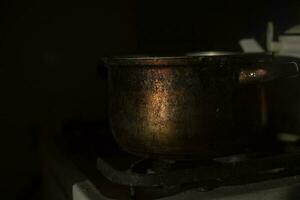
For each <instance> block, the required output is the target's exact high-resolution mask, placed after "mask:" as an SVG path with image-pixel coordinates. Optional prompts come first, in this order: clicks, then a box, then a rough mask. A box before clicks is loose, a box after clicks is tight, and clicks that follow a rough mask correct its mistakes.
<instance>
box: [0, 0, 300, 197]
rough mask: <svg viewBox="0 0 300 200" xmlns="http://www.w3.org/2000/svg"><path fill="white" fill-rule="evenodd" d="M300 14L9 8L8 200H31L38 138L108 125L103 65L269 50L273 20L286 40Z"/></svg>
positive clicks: (3, 72)
mask: <svg viewBox="0 0 300 200" xmlns="http://www.w3.org/2000/svg"><path fill="white" fill-rule="evenodd" d="M299 11H300V2H299V1H296V0H295V1H266V0H260V1H258V0H257V1H253V0H246V1H238V0H234V1H229V0H223V1H214V0H210V1H169V0H163V1H162V0H161V1H158V0H151V1H150V0H145V1H134V0H110V1H108V0H107V1H103V0H97V1H96V0H87V1H71V0H65V1H61V0H43V1H37V0H27V1H23V0H2V1H1V3H0V47H1V48H0V51H1V53H0V91H1V101H0V103H1V111H0V119H1V122H2V123H1V126H0V132H1V139H0V141H1V143H0V147H1V149H0V150H1V151H0V152H1V165H0V178H1V182H2V183H3V184H0V192H1V196H2V198H4V197H5V196H7V197H8V199H15V198H17V197H20V199H22V198H21V197H22V195H23V196H24V195H25V194H27V191H28V190H27V189H28V187H30V183H31V182H32V177H34V175H35V174H36V172H37V169H38V164H37V163H38V161H37V154H38V152H37V151H36V148H35V146H36V138H37V137H39V134H40V132H46V133H48V134H51V133H54V132H56V131H57V130H59V129H60V128H61V126H62V124H63V123H64V122H65V121H67V120H70V119H79V120H101V119H106V118H107V96H106V86H107V85H106V82H105V80H101V79H100V78H99V77H98V75H97V66H98V64H99V63H100V59H101V57H103V56H110V55H126V54H147V53H151V54H161V53H163V54H165V53H168V54H173V53H176V54H177V53H185V52H190V51H207V50H225V51H241V49H240V48H239V46H238V40H239V39H241V38H244V37H253V36H254V37H256V38H257V39H258V40H259V41H260V42H261V43H262V44H263V43H264V35H265V30H266V24H267V22H268V21H269V20H272V21H274V23H275V27H276V30H277V31H278V32H282V31H283V30H285V29H287V28H289V27H290V26H292V25H295V24H298V23H299V22H300V14H298V13H300V12H299ZM3 192H4V194H3ZM3 196H4V197H3ZM23 199H24V198H23Z"/></svg>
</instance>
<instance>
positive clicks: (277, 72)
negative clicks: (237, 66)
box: [238, 62, 299, 84]
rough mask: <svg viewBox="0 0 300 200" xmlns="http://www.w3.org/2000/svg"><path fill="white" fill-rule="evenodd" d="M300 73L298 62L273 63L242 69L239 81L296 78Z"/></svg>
mask: <svg viewBox="0 0 300 200" xmlns="http://www.w3.org/2000/svg"><path fill="white" fill-rule="evenodd" d="M298 75H299V67H298V65H297V63H296V62H288V63H271V64H270V65H269V66H262V67H259V68H255V69H249V68H248V69H243V68H242V69H241V70H240V71H239V73H238V82H239V83H241V84H250V83H262V82H268V81H272V80H279V79H289V78H295V77H297V76H298Z"/></svg>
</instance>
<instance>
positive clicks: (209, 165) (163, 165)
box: [57, 121, 300, 199]
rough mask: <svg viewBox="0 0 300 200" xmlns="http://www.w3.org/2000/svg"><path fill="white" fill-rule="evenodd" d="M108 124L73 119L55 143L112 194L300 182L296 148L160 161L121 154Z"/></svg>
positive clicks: (147, 195) (163, 194) (171, 193)
mask: <svg viewBox="0 0 300 200" xmlns="http://www.w3.org/2000/svg"><path fill="white" fill-rule="evenodd" d="M107 124H108V123H107V122H105V123H104V122H103V123H99V122H88V123H82V122H79V121H73V122H70V123H69V124H67V125H66V126H65V128H64V130H63V132H62V133H60V134H59V135H58V138H57V141H59V146H60V147H61V148H62V149H63V150H64V151H65V152H66V153H67V154H68V155H69V156H70V157H71V158H72V160H73V161H74V163H75V164H76V165H77V166H78V167H79V168H80V169H81V170H82V171H84V173H85V174H86V175H87V177H88V178H89V180H91V181H92V182H93V184H94V185H95V186H96V188H97V189H99V191H101V194H103V195H104V196H107V197H108V198H113V199H123V197H124V196H126V197H127V198H129V199H163V198H169V197H175V196H176V195H182V194H183V193H187V192H191V191H196V192H197V195H198V194H200V193H210V192H213V193H215V192H216V191H219V190H220V189H222V188H226V187H227V188H232V187H241V186H245V187H246V186H247V187H250V188H252V189H253V190H262V189H270V188H276V187H282V186H285V185H291V184H296V183H300V151H298V150H297V149H298V148H294V149H293V150H292V151H286V150H285V149H286V148H281V147H280V148H278V149H272V150H270V151H268V152H249V153H248V154H238V155H231V156H227V157H222V158H216V159H212V160H189V161H176V160H156V159H150V158H141V157H136V156H133V155H130V154H128V153H126V152H123V151H122V150H121V149H120V148H119V147H118V145H117V144H116V143H115V141H114V139H113V138H112V136H111V134H110V132H109V126H108V125H107ZM289 149H291V148H289ZM223 193H224V192H223ZM233 193H235V192H234V190H233ZM121 194H123V195H121ZM127 198H125V199H127Z"/></svg>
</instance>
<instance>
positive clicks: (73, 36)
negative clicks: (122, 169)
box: [0, 0, 136, 199]
mask: <svg viewBox="0 0 300 200" xmlns="http://www.w3.org/2000/svg"><path fill="white" fill-rule="evenodd" d="M0 9H1V10H0V13H1V26H0V39H1V40H0V42H1V43H0V45H1V49H0V52H1V55H0V66H1V67H0V83H1V84H0V86H1V87H0V89H1V90H0V91H1V101H0V103H1V105H2V106H1V112H0V119H1V122H2V123H1V126H0V132H1V139H0V149H1V151H0V152H1V154H0V155H1V158H2V160H1V165H0V177H1V182H2V183H3V184H0V188H1V189H0V190H1V197H2V198H4V197H5V196H6V195H8V196H9V197H10V198H9V199H13V197H14V195H21V193H22V192H23V191H25V189H28V188H27V187H30V185H31V181H32V180H31V177H32V176H33V175H34V174H35V173H36V169H37V161H36V159H37V155H36V152H35V151H36V149H35V147H34V138H33V137H34V136H33V135H32V132H33V130H36V131H35V132H36V133H35V135H36V136H38V135H39V134H40V133H41V132H40V131H43V132H45V131H48V132H53V133H54V132H55V131H56V130H58V129H60V128H61V125H62V124H63V122H64V121H65V120H68V119H74V118H75V119H85V120H95V119H103V118H106V117H107V104H106V82H105V81H103V80H100V79H99V78H98V77H97V65H98V64H99V60H100V58H101V56H105V55H113V54H123V53H131V52H132V51H134V50H135V46H136V41H135V14H134V6H133V2H132V1H131V0H127V1H124V0H110V1H96V0H92V1H71V0H66V1H59V0H44V1H33V0H28V1H21V0H7V1H1V6H0ZM3 191H4V193H3ZM17 191H19V192H20V191H21V193H18V192H17Z"/></svg>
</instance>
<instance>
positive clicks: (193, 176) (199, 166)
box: [97, 154, 300, 195]
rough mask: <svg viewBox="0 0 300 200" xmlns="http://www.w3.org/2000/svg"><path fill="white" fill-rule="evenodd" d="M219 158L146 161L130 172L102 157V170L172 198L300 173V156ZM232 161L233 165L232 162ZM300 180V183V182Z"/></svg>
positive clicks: (121, 181) (123, 181)
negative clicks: (192, 192) (182, 194)
mask: <svg viewBox="0 0 300 200" xmlns="http://www.w3.org/2000/svg"><path fill="white" fill-rule="evenodd" d="M238 158H243V159H234V161H232V160H231V159H228V158H226V159H225V158H224V159H215V160H212V161H169V160H151V159H142V160H138V161H136V162H133V163H132V164H131V165H130V166H129V167H128V168H127V170H123V171H122V170H118V169H116V166H113V165H112V164H111V163H109V162H108V161H105V160H104V159H103V158H98V161H97V166H98V170H100V172H101V173H102V174H103V175H104V176H105V177H106V178H107V179H109V180H110V181H111V182H114V183H117V184H121V185H127V186H130V187H131V190H132V191H134V189H135V188H144V189H147V190H151V194H153V190H155V191H160V195H162V194H163V195H171V194H175V193H178V192H181V191H184V190H187V189H191V188H198V190H199V191H208V190H212V189H215V188H217V187H221V186H230V185H241V184H248V183H254V182H260V181H266V180H272V179H278V178H282V177H288V176H294V175H295V174H297V175H298V174H300V154H281V155H277V156H274V155H272V156H264V157H254V158H251V157H247V158H246V157H244V156H242V157H241V156H238ZM231 161H232V162H231ZM298 181H299V180H298Z"/></svg>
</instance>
